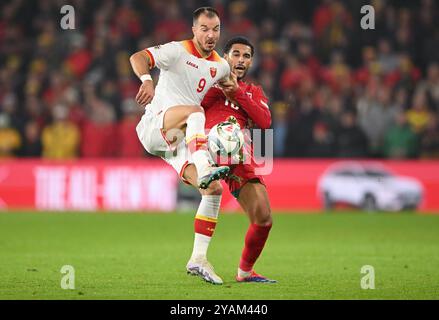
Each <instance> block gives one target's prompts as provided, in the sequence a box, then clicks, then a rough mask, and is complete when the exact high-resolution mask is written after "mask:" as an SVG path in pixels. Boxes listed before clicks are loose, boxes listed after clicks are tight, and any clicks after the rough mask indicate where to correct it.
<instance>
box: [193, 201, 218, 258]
mask: <svg viewBox="0 0 439 320" xmlns="http://www.w3.org/2000/svg"><path fill="white" fill-rule="evenodd" d="M220 204H221V195H203V196H202V197H201V202H200V205H199V206H198V210H197V215H196V216H195V219H201V220H209V221H212V222H215V223H216V221H217V219H218V213H219V208H220ZM195 223H196V221H195ZM211 239H212V237H211V236H207V235H205V234H201V233H197V232H195V239H194V247H193V250H192V256H191V259H207V249H208V248H209V244H210V240H211Z"/></svg>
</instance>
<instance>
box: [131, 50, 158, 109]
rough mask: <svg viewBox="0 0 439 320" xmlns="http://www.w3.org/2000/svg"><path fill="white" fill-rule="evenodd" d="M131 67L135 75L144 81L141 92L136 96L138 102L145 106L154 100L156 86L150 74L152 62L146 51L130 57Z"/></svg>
mask: <svg viewBox="0 0 439 320" xmlns="http://www.w3.org/2000/svg"><path fill="white" fill-rule="evenodd" d="M130 63H131V67H132V68H133V71H134V73H135V74H136V76H137V77H139V79H140V80H141V81H142V84H141V86H140V88H139V92H138V93H137V95H136V102H137V103H138V104H139V105H141V106H145V105H147V104H148V103H150V102H151V100H152V98H154V84H153V81H152V78H151V75H150V74H149V70H150V65H151V62H150V60H149V56H148V54H147V53H146V52H145V51H143V50H142V51H138V52H136V53H134V54H133V55H131V57H130Z"/></svg>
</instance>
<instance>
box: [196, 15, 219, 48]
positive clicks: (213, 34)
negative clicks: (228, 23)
mask: <svg viewBox="0 0 439 320" xmlns="http://www.w3.org/2000/svg"><path fill="white" fill-rule="evenodd" d="M192 31H193V33H194V37H195V41H196V42H197V44H198V46H199V47H200V49H201V50H203V51H204V53H210V52H211V51H213V50H214V49H215V46H216V44H217V42H218V39H219V37H220V20H219V18H218V17H213V18H209V17H207V16H206V15H201V16H200V17H199V18H198V21H197V22H196V24H195V25H194V26H193V27H192Z"/></svg>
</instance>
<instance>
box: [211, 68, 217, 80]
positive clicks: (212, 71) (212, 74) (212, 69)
mask: <svg viewBox="0 0 439 320" xmlns="http://www.w3.org/2000/svg"><path fill="white" fill-rule="evenodd" d="M210 75H211V76H212V78H215V76H216V68H214V67H211V68H210Z"/></svg>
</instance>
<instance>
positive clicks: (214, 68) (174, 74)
mask: <svg viewBox="0 0 439 320" xmlns="http://www.w3.org/2000/svg"><path fill="white" fill-rule="evenodd" d="M145 51H146V53H147V54H148V56H149V59H150V61H151V65H150V67H151V68H153V67H158V68H159V69H160V77H159V80H158V83H157V85H156V87H155V95H154V98H153V100H152V101H151V104H150V105H147V106H146V108H145V109H146V110H148V109H149V110H151V111H152V112H154V113H156V114H157V113H159V112H160V111H162V110H163V109H167V108H168V107H172V106H177V105H200V104H201V101H202V100H203V97H204V95H205V94H206V93H207V91H208V90H209V89H210V87H211V86H212V85H214V84H215V83H216V82H217V81H218V80H220V79H222V78H225V77H227V76H228V75H229V74H230V66H229V64H228V63H227V61H226V60H224V59H223V58H221V57H220V56H219V54H218V53H217V52H216V51H212V53H211V55H210V56H209V57H207V58H202V57H201V55H200V53H199V52H198V50H197V48H196V47H195V44H194V42H193V41H192V40H185V41H180V42H177V41H173V42H169V43H166V44H164V45H159V46H155V47H150V48H147V49H145Z"/></svg>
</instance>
